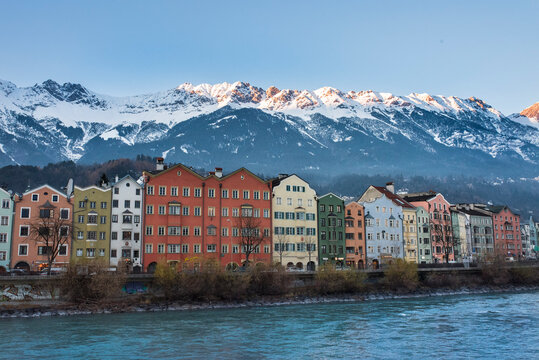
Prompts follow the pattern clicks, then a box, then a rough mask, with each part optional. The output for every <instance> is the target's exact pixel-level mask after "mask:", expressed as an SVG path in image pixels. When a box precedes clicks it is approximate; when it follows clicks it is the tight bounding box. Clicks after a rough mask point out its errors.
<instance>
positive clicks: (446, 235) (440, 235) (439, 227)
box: [431, 222, 459, 264]
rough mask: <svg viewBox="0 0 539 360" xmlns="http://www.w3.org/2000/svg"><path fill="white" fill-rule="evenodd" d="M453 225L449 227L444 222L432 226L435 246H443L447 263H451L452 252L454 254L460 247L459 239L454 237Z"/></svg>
mask: <svg viewBox="0 0 539 360" xmlns="http://www.w3.org/2000/svg"><path fill="white" fill-rule="evenodd" d="M451 230H452V228H451V225H447V224H445V223H443V222H440V223H437V224H431V235H434V236H433V239H432V244H433V246H437V245H439V246H441V247H442V252H443V260H445V263H446V264H447V263H449V256H450V255H451V252H454V251H455V249H457V246H458V245H459V239H458V238H456V237H454V236H453V232H452V231H451Z"/></svg>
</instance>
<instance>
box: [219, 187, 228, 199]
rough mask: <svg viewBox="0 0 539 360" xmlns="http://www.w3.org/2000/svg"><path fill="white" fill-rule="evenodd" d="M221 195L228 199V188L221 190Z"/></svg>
mask: <svg viewBox="0 0 539 360" xmlns="http://www.w3.org/2000/svg"><path fill="white" fill-rule="evenodd" d="M221 197H222V198H223V199H228V189H223V190H221Z"/></svg>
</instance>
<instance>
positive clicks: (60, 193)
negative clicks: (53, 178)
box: [22, 184, 67, 198]
mask: <svg viewBox="0 0 539 360" xmlns="http://www.w3.org/2000/svg"><path fill="white" fill-rule="evenodd" d="M43 188H49V189H51V190H53V191H54V192H56V193H58V195H62V196H63V197H65V198H67V195H66V194H65V193H64V192H63V191H60V190H57V189H55V188H53V187H52V186H50V185H47V184H43V185H41V186H38V187H35V188H33V189H30V190H26V191H25V192H23V193H22V194H23V196H24V195H27V194H31V193H33V192H36V191H38V190H41V189H43Z"/></svg>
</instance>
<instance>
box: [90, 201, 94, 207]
mask: <svg viewBox="0 0 539 360" xmlns="http://www.w3.org/2000/svg"><path fill="white" fill-rule="evenodd" d="M90 209H95V201H90Z"/></svg>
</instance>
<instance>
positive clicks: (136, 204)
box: [135, 189, 140, 209]
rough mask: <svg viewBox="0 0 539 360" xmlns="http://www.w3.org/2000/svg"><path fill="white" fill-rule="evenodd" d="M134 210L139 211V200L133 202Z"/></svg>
mask: <svg viewBox="0 0 539 360" xmlns="http://www.w3.org/2000/svg"><path fill="white" fill-rule="evenodd" d="M137 190H138V189H137ZM135 209H140V200H135Z"/></svg>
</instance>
